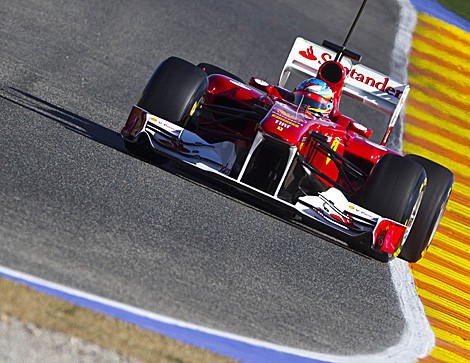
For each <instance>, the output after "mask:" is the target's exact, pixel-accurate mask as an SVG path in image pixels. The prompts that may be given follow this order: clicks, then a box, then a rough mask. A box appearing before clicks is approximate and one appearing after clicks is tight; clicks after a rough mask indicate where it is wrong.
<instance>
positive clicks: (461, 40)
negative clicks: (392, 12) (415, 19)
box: [415, 14, 470, 48]
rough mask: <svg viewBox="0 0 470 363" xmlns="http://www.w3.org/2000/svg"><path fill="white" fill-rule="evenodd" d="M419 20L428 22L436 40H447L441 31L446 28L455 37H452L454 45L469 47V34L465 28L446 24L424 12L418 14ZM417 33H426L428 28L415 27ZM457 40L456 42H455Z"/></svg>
mask: <svg viewBox="0 0 470 363" xmlns="http://www.w3.org/2000/svg"><path fill="white" fill-rule="evenodd" d="M419 21H420V22H423V24H428V25H429V26H431V27H432V28H433V29H434V32H433V33H432V36H433V37H435V39H436V40H438V39H444V41H446V40H447V41H448V37H447V36H445V33H444V32H442V29H444V30H446V31H447V32H449V33H451V34H452V35H453V36H454V37H455V38H457V39H454V43H453V45H454V47H455V48H459V47H460V46H462V47H470V34H469V33H467V32H466V31H465V30H462V29H460V28H458V27H456V26H455V25H452V24H448V23H446V22H445V21H442V20H440V19H437V18H434V17H432V16H429V15H426V14H419ZM415 31H416V32H418V33H424V34H426V33H428V32H429V29H423V27H420V26H419V25H418V27H417V28H416V29H415ZM455 42H458V43H455Z"/></svg>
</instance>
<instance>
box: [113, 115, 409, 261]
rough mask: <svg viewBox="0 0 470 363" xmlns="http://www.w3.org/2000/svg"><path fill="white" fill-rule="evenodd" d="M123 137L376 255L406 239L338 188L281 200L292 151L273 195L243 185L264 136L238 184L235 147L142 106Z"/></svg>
mask: <svg viewBox="0 0 470 363" xmlns="http://www.w3.org/2000/svg"><path fill="white" fill-rule="evenodd" d="M121 135H122V137H123V138H124V139H125V140H127V141H128V142H136V141H137V140H138V139H139V138H140V137H142V136H144V137H147V138H148V141H149V143H150V145H151V147H152V150H154V151H155V152H157V153H160V154H164V155H166V156H169V157H171V158H172V159H175V160H178V161H180V162H183V163H185V164H186V165H189V166H192V167H195V168H197V169H199V170H202V171H204V172H210V173H211V175H212V176H213V177H214V178H217V179H218V180H221V181H223V182H224V183H227V184H229V185H232V186H235V187H236V188H238V189H241V190H243V191H245V192H247V193H249V194H251V195H253V196H255V197H256V198H258V199H260V200H264V201H266V202H268V203H269V204H270V205H274V206H277V207H280V208H282V209H284V210H290V211H291V212H293V214H294V215H295V216H296V219H298V220H301V221H302V223H305V224H307V225H310V226H311V227H313V228H315V229H318V230H320V231H322V232H325V233H327V234H328V235H331V236H333V237H336V238H339V239H341V240H343V241H345V242H347V243H355V242H360V243H368V244H369V245H370V247H371V248H372V249H373V250H375V251H377V252H380V253H383V254H386V255H388V256H389V257H391V256H396V255H397V254H398V253H399V251H400V247H401V245H402V244H403V239H404V236H406V235H407V233H406V232H407V227H406V226H405V225H403V224H400V223H398V222H395V221H393V220H390V219H387V218H383V217H381V216H379V215H377V214H375V213H373V212H371V211H368V210H366V209H364V208H362V207H360V206H358V205H356V204H354V203H351V202H349V201H348V200H347V198H346V197H345V196H344V195H343V193H341V191H339V190H338V189H335V188H330V189H328V190H327V191H325V192H322V193H319V194H318V195H307V196H303V197H300V198H299V199H298V201H297V202H296V204H291V203H289V202H287V201H285V200H283V199H281V198H279V196H278V193H279V190H280V186H281V185H282V184H283V182H284V179H285V177H286V175H287V171H288V169H289V167H290V165H291V163H292V160H293V159H294V157H295V156H296V149H295V148H291V150H290V156H289V160H288V163H287V165H286V170H285V172H284V175H283V176H282V178H281V180H280V182H279V187H278V188H277V189H276V191H275V193H274V194H273V195H272V194H268V193H266V192H264V191H262V190H259V189H256V188H254V187H253V186H251V185H248V184H246V183H244V182H243V181H242V177H243V174H244V172H245V170H246V168H247V165H248V164H249V162H250V158H251V156H252V155H253V152H254V150H255V149H256V148H257V147H258V146H259V145H260V144H261V143H262V142H263V140H264V138H265V136H264V135H262V134H261V133H258V134H257V136H256V137H255V139H254V141H253V144H252V147H251V149H250V151H249V153H248V156H247V158H246V160H245V162H244V164H243V167H242V169H241V171H240V173H239V174H238V176H237V177H236V178H233V177H231V176H230V172H231V169H232V167H233V165H234V162H235V159H236V153H235V146H234V145H233V144H232V143H231V142H228V141H225V142H220V143H214V144H210V143H207V142H206V141H205V140H203V139H202V138H200V137H199V136H198V135H196V134H195V133H193V132H190V131H188V130H186V129H184V128H182V127H180V126H178V125H175V124H173V123H171V122H169V121H166V120H164V119H162V118H159V117H157V116H155V115H152V114H149V113H147V112H146V111H145V110H143V109H141V108H139V107H137V106H134V107H133V108H132V111H131V113H130V115H129V118H128V120H127V122H126V124H125V126H124V127H123V128H122V130H121Z"/></svg>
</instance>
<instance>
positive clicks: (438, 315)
mask: <svg viewBox="0 0 470 363" xmlns="http://www.w3.org/2000/svg"><path fill="white" fill-rule="evenodd" d="M416 291H418V294H419V295H420V296H421V297H423V298H426V299H429V296H433V297H434V299H435V300H437V301H439V302H437V301H435V300H431V299H430V300H431V301H434V302H437V303H438V304H441V305H442V304H444V303H445V302H447V304H451V303H452V305H453V306H454V308H450V309H451V310H453V311H454V312H456V313H457V314H459V313H460V314H462V311H463V310H467V311H468V310H469V309H464V308H462V307H461V306H460V305H458V304H455V303H453V302H452V301H450V300H447V299H443V298H438V297H437V296H436V295H434V294H431V293H429V292H428V291H426V290H423V289H420V288H417V289H416ZM447 307H448V308H449V306H447ZM456 307H458V308H459V309H460V311H459V310H455V308H456ZM424 311H425V312H426V315H427V316H429V317H432V318H434V319H437V320H440V321H444V322H446V323H447V324H449V325H452V326H454V327H457V328H458V329H459V330H461V331H462V334H461V336H462V337H469V338H470V322H469V321H468V319H467V321H462V320H460V319H459V318H456V317H454V316H452V315H450V314H445V313H443V312H441V311H439V310H437V309H434V308H432V307H429V306H425V307H424ZM467 316H468V315H467ZM446 333H447V334H448V335H452V336H453V337H457V335H455V334H452V333H449V332H446ZM445 340H446V341H448V340H447V339H445ZM464 343H465V345H461V344H459V346H461V347H462V348H466V349H470V341H467V342H465V341H464Z"/></svg>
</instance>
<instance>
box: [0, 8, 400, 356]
mask: <svg viewBox="0 0 470 363" xmlns="http://www.w3.org/2000/svg"><path fill="white" fill-rule="evenodd" d="M93 3H94V4H93ZM359 6H360V1H359V0H354V1H352V0H351V1H337V2H328V3H325V2H320V1H300V0H299V1H297V0H292V1H271V0H265V1H258V0H256V1H254V0H253V1H244V2H235V1H230V2H229V1H224V2H221V1H197V2H186V1H172V2H164V1H101V2H98V3H96V2H91V1H89V2H76V1H62V0H60V1H59V0H54V1H45V0H44V1H39V0H38V1H18V0H15V1H13V0H4V1H2V3H1V5H0V14H1V17H2V19H3V20H2V26H1V27H0V52H1V54H2V60H1V62H0V107H1V110H2V112H1V114H2V117H1V122H0V135H1V136H0V140H1V142H0V145H1V152H0V166H1V168H0V186H1V188H0V198H1V203H0V241H1V243H0V265H3V266H6V267H10V268H14V269H16V270H19V271H22V272H26V273H29V274H33V275H36V276H38V277H41V278H44V279H48V280H50V281H54V282H57V283H60V284H64V285H68V286H70V287H72V288H76V289H80V290H84V291H87V292H90V293H93V294H96V295H99V296H103V297H106V298H109V299H113V300H117V301H120V302H123V303H126V304H130V305H134V306H137V307H139V308H143V309H146V310H150V311H154V312H157V313H158V314H163V315H167V316H170V317H173V318H176V319H181V320H184V321H188V322H191V323H194V324H199V325H203V326H207V327H210V328H214V329H218V330H225V331H227V332H230V333H234V334H239V335H243V336H249V337H252V338H255V339H261V340H266V341H269V342H272V343H276V344H281V345H288V346H292V347H294V348H301V349H308V350H313V351H317V352H321V353H331V354H368V353H374V352H380V351H382V350H384V349H386V348H387V347H389V346H392V345H394V344H395V343H397V342H398V341H399V339H400V335H401V333H402V331H403V329H404V321H403V316H402V313H401V312H400V309H399V302H398V299H397V296H396V293H395V290H394V287H393V284H392V282H391V276H390V270H389V268H388V267H387V266H386V265H385V264H383V263H380V262H376V261H373V260H370V259H368V258H366V257H363V256H361V255H358V254H355V253H353V252H351V251H350V250H348V249H346V248H343V247H341V246H338V245H337V244H334V243H331V242H328V241H325V240H323V239H321V238H318V237H315V236H313V235H312V234H310V233H308V232H306V231H303V230H301V229H299V228H296V227H295V226H292V225H290V224H288V223H285V222H283V221H282V220H279V219H277V218H274V217H273V216H271V215H269V214H267V213H264V212H263V211H260V210H258V209H256V208H253V207H251V206H250V205H247V204H246V203H241V202H240V201H238V200H236V199H234V198H230V197H227V196H224V195H223V194H221V193H219V192H217V191H215V190H213V189H211V188H208V187H205V186H203V185H201V184H200V183H198V182H194V181H191V180H190V179H188V178H185V177H182V176H179V175H177V174H175V173H173V172H171V170H170V171H169V170H168V169H165V168H159V167H156V166H154V165H151V164H150V163H146V162H143V161H141V160H138V159H136V158H134V157H132V156H130V155H128V154H127V153H126V152H125V150H124V147H123V143H122V140H121V138H120V136H119V133H118V132H119V130H120V128H121V127H122V125H123V123H124V122H125V120H126V117H127V115H128V112H129V110H130V107H131V106H132V104H133V103H134V102H135V101H136V99H137V98H138V96H139V94H140V92H141V91H142V89H143V87H144V85H145V83H146V81H147V79H148V78H149V77H150V75H151V74H152V72H153V70H154V68H155V67H156V66H157V65H158V64H159V63H160V62H161V61H162V60H164V59H165V58H166V57H168V56H170V55H176V56H180V57H182V58H185V59H187V60H189V61H192V62H194V63H198V62H210V63H214V64H217V65H219V66H221V67H223V68H226V69H228V70H230V71H232V72H233V73H235V74H238V75H239V76H240V77H242V78H244V79H248V78H249V77H250V76H251V75H257V76H260V77H265V78H267V79H268V80H270V81H273V82H275V81H277V79H278V75H279V72H280V70H281V68H282V66H283V64H284V62H285V59H286V57H287V54H288V52H289V50H290V47H291V45H292V43H293V41H294V39H295V37H296V36H303V37H305V38H307V39H310V40H312V41H316V42H321V41H322V40H323V39H324V38H327V39H329V40H332V41H336V42H341V41H342V40H343V38H344V37H345V35H346V33H347V28H348V26H349V25H350V24H351V23H352V20H353V18H354V13H355V11H356V9H358V7H359ZM397 21H398V8H397V6H396V4H395V2H394V1H387V2H384V1H378V0H373V1H370V3H369V5H368V7H367V8H366V11H365V13H364V15H363V19H362V20H361V23H360V25H359V27H358V29H357V31H356V33H355V34H354V35H353V37H352V38H351V42H350V47H351V48H352V49H354V50H356V51H358V52H360V53H362V54H363V56H364V64H366V65H368V66H370V67H372V68H375V69H377V70H379V71H382V72H384V73H387V72H389V71H390V59H391V52H392V49H393V44H394V37H395V33H394V28H395V27H396V23H397ZM333 24H334V26H333ZM367 118H369V117H368V116H367Z"/></svg>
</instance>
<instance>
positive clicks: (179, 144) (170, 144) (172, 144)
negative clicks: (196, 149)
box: [158, 139, 191, 154]
mask: <svg viewBox="0 0 470 363" xmlns="http://www.w3.org/2000/svg"><path fill="white" fill-rule="evenodd" d="M158 141H159V142H160V143H161V144H162V145H165V146H167V147H169V148H171V149H174V150H177V151H179V152H182V153H185V154H187V153H189V152H191V150H189V149H187V148H185V147H184V145H183V143H182V142H177V141H173V140H165V139H158Z"/></svg>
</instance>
